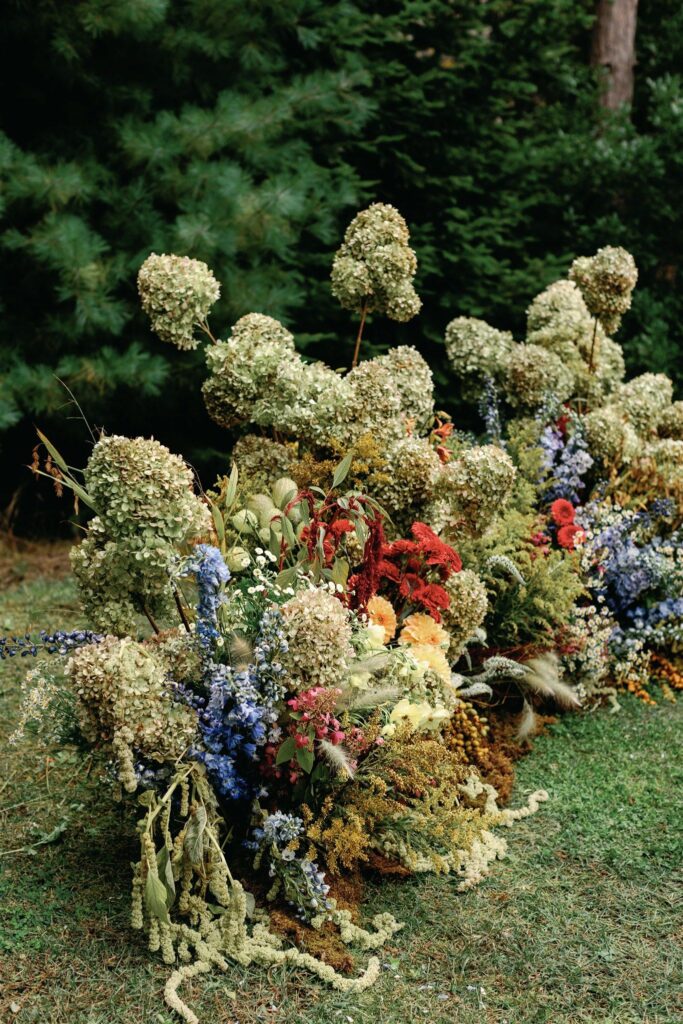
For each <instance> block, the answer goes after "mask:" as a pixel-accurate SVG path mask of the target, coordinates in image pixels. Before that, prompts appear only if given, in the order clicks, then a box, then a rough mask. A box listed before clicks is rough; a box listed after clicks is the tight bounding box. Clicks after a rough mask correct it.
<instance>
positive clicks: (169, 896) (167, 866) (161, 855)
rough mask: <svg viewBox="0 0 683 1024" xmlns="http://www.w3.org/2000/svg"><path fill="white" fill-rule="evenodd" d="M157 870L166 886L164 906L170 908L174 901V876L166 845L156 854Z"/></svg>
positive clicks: (169, 853)
mask: <svg viewBox="0 0 683 1024" xmlns="http://www.w3.org/2000/svg"><path fill="white" fill-rule="evenodd" d="M157 870H158V872H159V878H160V879H161V881H162V882H163V883H164V886H165V887H166V906H167V907H168V908H169V909H170V908H171V907H172V906H173V904H174V902H175V878H174V877H173V865H172V863H171V852H170V850H169V848H168V846H162V848H161V849H160V850H159V852H158V854H157Z"/></svg>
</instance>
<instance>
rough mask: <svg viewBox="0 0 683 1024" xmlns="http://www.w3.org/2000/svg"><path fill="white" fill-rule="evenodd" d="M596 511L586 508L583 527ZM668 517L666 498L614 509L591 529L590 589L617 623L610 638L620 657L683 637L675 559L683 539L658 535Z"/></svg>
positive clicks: (681, 598)
mask: <svg viewBox="0 0 683 1024" xmlns="http://www.w3.org/2000/svg"><path fill="white" fill-rule="evenodd" d="M596 512H598V510H597V508H596V507H593V506H592V505H589V506H587V507H586V508H585V509H583V510H582V514H581V520H582V525H588V526H590V525H591V522H590V520H591V516H592V515H593V514H594V513H596ZM598 514H599V512H598ZM670 514H671V504H670V502H669V501H668V500H667V499H662V500H660V501H655V502H653V503H652V505H651V507H650V508H649V509H646V510H642V511H639V512H628V511H624V510H619V509H613V510H612V513H611V515H610V518H609V521H608V522H607V524H606V525H603V526H602V527H601V526H600V524H599V523H597V524H596V526H595V527H594V529H593V532H592V536H591V538H590V541H589V544H590V547H591V549H592V552H593V556H594V560H595V567H594V571H593V573H592V582H591V590H592V592H593V594H594V596H595V598H596V599H597V600H599V601H603V602H604V603H605V604H606V606H607V607H608V608H609V609H610V611H611V612H612V613H613V614H614V616H615V618H616V620H617V622H618V626H617V627H616V628H615V630H614V632H613V634H612V636H611V638H610V650H611V651H612V654H613V655H615V656H617V657H625V656H627V655H628V654H629V652H633V651H636V650H642V649H643V648H644V647H645V646H650V647H651V646H662V645H668V646H671V645H672V644H674V643H680V642H681V640H682V639H683V594H682V593H681V571H680V561H679V559H677V558H675V557H673V556H675V554H676V552H677V551H679V550H680V549H681V548H683V535H681V533H680V531H677V532H674V533H672V534H670V535H668V536H662V535H661V533H658V532H656V531H657V530H661V528H662V527H661V523H660V520H661V519H662V517H663V518H666V517H667V516H669V515H670Z"/></svg>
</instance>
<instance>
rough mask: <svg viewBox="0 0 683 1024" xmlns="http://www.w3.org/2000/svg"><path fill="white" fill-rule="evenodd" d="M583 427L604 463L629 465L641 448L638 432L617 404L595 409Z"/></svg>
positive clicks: (592, 449)
mask: <svg viewBox="0 0 683 1024" xmlns="http://www.w3.org/2000/svg"><path fill="white" fill-rule="evenodd" d="M583 428H584V431H585V434H586V442H587V444H588V448H589V450H590V453H591V455H592V456H593V458H594V459H596V460H597V461H599V462H601V463H602V464H603V465H604V466H612V465H613V466H623V465H626V464H627V463H629V462H630V461H631V459H632V458H633V456H634V455H635V454H636V453H637V451H638V448H639V445H640V442H639V440H638V435H637V434H636V432H635V430H634V429H633V427H632V426H631V424H630V423H629V422H628V421H627V420H626V419H625V417H624V415H623V413H622V412H620V410H619V408H617V407H616V406H611V405H605V406H603V407H602V408H601V409H593V410H592V411H591V412H589V413H587V415H586V416H584V417H583Z"/></svg>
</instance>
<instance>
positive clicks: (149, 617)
mask: <svg viewBox="0 0 683 1024" xmlns="http://www.w3.org/2000/svg"><path fill="white" fill-rule="evenodd" d="M142 610H143V612H144V613H145V615H146V616H147V621H148V622H149V624H150V626H151V627H152V629H153V630H154V632H155V633H156V634H157V636H158V635H159V633H161V630H160V629H159V627H158V626H157V624H156V622H155V621H154V619H153V618H152V613H151V612H150V610H149V608H148V607H147V605H146V604H143V606H142Z"/></svg>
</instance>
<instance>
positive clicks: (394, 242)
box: [332, 203, 421, 322]
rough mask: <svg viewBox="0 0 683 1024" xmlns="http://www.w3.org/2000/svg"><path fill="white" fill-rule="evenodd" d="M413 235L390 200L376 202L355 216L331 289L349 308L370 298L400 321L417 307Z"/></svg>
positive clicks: (356, 307) (376, 308)
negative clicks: (390, 203)
mask: <svg viewBox="0 0 683 1024" xmlns="http://www.w3.org/2000/svg"><path fill="white" fill-rule="evenodd" d="M409 239H410V232H409V231H408V226H407V224H406V222H405V220H404V219H403V217H402V216H401V214H400V213H399V212H398V210H396V209H395V208H394V207H393V206H389V205H388V204H386V203H373V204H372V206H369V207H368V209H367V210H363V211H362V212H361V213H359V214H357V215H356V216H355V217H354V218H353V220H352V221H351V223H350V224H349V226H348V228H347V229H346V233H345V235H344V241H343V243H342V245H341V247H340V248H339V250H338V251H337V254H336V255H335V257H334V262H333V265H332V293H333V294H334V296H335V297H336V298H337V299H338V300H339V302H340V303H341V304H342V306H343V307H344V308H345V309H353V310H360V309H361V308H362V306H363V305H364V304H366V305H367V308H368V310H369V311H372V312H376V313H384V314H385V315H386V316H388V317H389V318H390V319H391V320H398V321H400V322H405V321H407V320H410V319H412V317H414V316H415V315H416V314H417V313H419V311H420V306H421V302H420V299H419V297H418V295H417V292H416V291H415V288H414V286H413V278H414V276H415V271H416V270H417V257H416V256H415V253H414V252H413V250H412V249H411V248H410V245H409Z"/></svg>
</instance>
